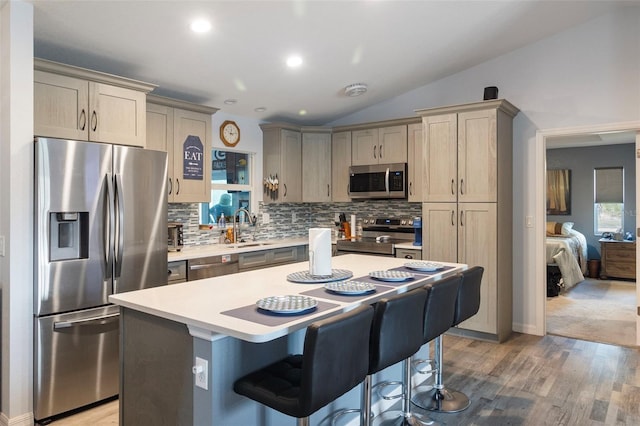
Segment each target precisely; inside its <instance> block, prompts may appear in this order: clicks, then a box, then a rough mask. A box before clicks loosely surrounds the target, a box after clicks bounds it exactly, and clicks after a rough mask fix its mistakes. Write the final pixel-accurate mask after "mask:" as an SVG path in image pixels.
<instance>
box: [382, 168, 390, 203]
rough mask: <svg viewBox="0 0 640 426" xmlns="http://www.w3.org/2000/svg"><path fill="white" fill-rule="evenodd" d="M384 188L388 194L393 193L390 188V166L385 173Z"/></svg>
mask: <svg viewBox="0 0 640 426" xmlns="http://www.w3.org/2000/svg"><path fill="white" fill-rule="evenodd" d="M384 189H385V191H386V192H387V196H388V195H391V190H390V189H389V167H387V171H386V172H385V173H384Z"/></svg>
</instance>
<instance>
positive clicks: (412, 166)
mask: <svg viewBox="0 0 640 426" xmlns="http://www.w3.org/2000/svg"><path fill="white" fill-rule="evenodd" d="M423 147H424V143H423V139H422V123H416V124H409V125H408V126H407V151H408V153H409V154H408V159H407V160H408V161H407V169H408V172H407V173H408V175H409V176H408V184H407V185H408V186H409V188H408V191H409V195H408V200H409V202H415V201H422V173H423V165H424V164H425V162H424V149H423Z"/></svg>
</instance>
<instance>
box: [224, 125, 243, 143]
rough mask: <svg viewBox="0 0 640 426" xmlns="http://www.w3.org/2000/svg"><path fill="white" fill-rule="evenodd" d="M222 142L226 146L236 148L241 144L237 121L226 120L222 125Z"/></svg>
mask: <svg viewBox="0 0 640 426" xmlns="http://www.w3.org/2000/svg"><path fill="white" fill-rule="evenodd" d="M220 140H222V143H223V144H225V145H226V146H236V145H237V144H238V142H240V128H239V127H238V125H237V124H236V122H235V121H231V120H226V121H225V122H224V123H222V124H221V125H220Z"/></svg>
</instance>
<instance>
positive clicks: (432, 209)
mask: <svg viewBox="0 0 640 426" xmlns="http://www.w3.org/2000/svg"><path fill="white" fill-rule="evenodd" d="M422 258H423V259H425V260H432V261H439V262H457V261H458V208H457V205H456V203H423V204H422Z"/></svg>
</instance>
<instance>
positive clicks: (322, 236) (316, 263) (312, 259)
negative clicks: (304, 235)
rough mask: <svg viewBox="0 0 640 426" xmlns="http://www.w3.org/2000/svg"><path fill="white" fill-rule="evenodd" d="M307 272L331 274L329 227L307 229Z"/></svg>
mask: <svg viewBox="0 0 640 426" xmlns="http://www.w3.org/2000/svg"><path fill="white" fill-rule="evenodd" d="M309 274H311V275H331V229H329V228H310V229H309Z"/></svg>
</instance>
